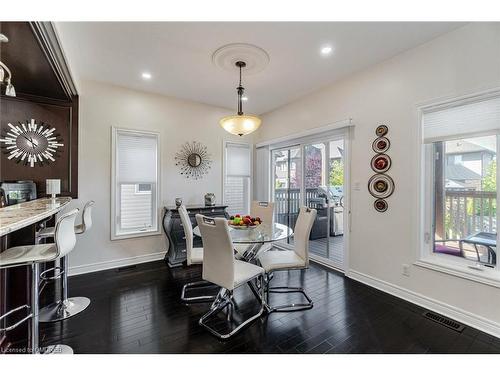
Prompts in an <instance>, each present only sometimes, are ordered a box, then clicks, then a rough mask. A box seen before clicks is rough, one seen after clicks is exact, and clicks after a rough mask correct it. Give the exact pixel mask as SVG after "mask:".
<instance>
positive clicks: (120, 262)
mask: <svg viewBox="0 0 500 375" xmlns="http://www.w3.org/2000/svg"><path fill="white" fill-rule="evenodd" d="M164 257H165V252H164V251H162V252H158V253H152V254H146V255H137V256H134V257H129V258H122V259H116V260H108V261H105V262H99V263H90V264H83V265H81V266H74V267H69V276H75V275H82V274H84V273H89V272H96V271H104V270H109V269H113V268H118V267H125V266H131V265H134V264H140V263H148V262H154V261H156V260H161V259H163V258H164Z"/></svg>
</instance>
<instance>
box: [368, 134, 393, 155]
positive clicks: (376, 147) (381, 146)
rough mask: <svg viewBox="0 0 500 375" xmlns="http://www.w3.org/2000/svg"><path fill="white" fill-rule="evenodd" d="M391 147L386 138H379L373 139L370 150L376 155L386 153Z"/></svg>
mask: <svg viewBox="0 0 500 375" xmlns="http://www.w3.org/2000/svg"><path fill="white" fill-rule="evenodd" d="M389 147H391V142H390V141H389V140H388V139H387V138H386V137H379V138H377V139H375V140H374V141H373V143H372V149H373V151H375V152H376V153H377V154H381V153H383V152H386V151H387V150H389Z"/></svg>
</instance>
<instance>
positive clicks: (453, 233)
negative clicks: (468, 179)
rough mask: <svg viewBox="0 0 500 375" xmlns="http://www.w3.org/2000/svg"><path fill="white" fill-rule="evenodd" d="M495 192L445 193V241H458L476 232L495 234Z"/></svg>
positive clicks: (447, 191) (450, 191)
mask: <svg viewBox="0 0 500 375" xmlns="http://www.w3.org/2000/svg"><path fill="white" fill-rule="evenodd" d="M496 208H497V199H496V192H494V191H492V192H490V191H452V190H446V192H445V216H444V220H445V231H446V238H447V239H460V238H464V237H467V236H469V235H470V234H473V233H476V232H492V233H494V232H496V230H497V223H496Z"/></svg>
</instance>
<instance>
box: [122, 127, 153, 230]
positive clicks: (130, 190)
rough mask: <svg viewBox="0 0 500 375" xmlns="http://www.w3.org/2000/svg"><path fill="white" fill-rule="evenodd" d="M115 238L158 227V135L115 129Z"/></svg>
mask: <svg viewBox="0 0 500 375" xmlns="http://www.w3.org/2000/svg"><path fill="white" fill-rule="evenodd" d="M113 132H114V133H113V139H114V147H115V149H114V154H113V155H114V159H113V171H114V176H113V180H114V184H113V202H114V206H113V210H114V212H112V215H113V216H112V221H113V223H112V224H113V225H112V228H113V233H112V238H114V239H117V238H126V237H134V236H138V235H146V234H151V232H157V231H158V215H157V212H158V199H157V197H158V170H159V165H158V162H159V159H158V135H157V134H153V133H148V132H139V131H131V130H123V129H113Z"/></svg>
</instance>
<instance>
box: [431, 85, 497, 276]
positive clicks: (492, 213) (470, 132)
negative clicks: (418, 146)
mask: <svg viewBox="0 0 500 375" xmlns="http://www.w3.org/2000/svg"><path fill="white" fill-rule="evenodd" d="M422 125H423V135H424V137H423V138H424V145H423V150H424V160H425V161H424V170H425V185H424V186H425V189H424V190H425V191H424V196H425V200H426V201H427V202H424V205H425V214H424V215H425V216H424V219H425V224H424V225H425V236H424V237H425V238H424V240H425V241H424V242H425V244H426V245H425V246H424V247H425V249H424V253H423V258H424V259H427V260H428V261H429V260H430V261H431V262H432V261H434V262H437V263H441V264H449V265H450V266H452V267H453V266H456V267H462V268H461V269H462V270H463V271H464V272H465V273H472V274H474V273H475V274H476V275H477V274H478V271H486V274H488V272H489V273H490V274H491V272H492V271H495V272H496V271H498V270H499V266H498V263H497V219H498V212H497V198H498V194H499V193H498V189H497V184H496V181H497V175H498V168H497V154H498V150H499V146H500V138H499V134H500V132H499V130H500V95H498V96H496V95H491V94H490V95H487V96H479V97H475V98H469V99H467V100H460V101H456V102H450V103H446V104H445V105H440V106H437V107H433V108H429V109H427V110H425V109H424V111H423V114H422ZM496 275H497V276H495V277H498V274H496Z"/></svg>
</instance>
